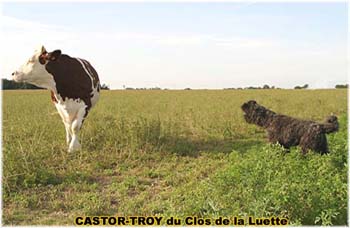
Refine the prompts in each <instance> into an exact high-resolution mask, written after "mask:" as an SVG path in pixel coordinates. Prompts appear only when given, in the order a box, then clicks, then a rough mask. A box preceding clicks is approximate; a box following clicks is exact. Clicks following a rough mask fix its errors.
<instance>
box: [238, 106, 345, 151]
mask: <svg viewBox="0 0 350 228" xmlns="http://www.w3.org/2000/svg"><path fill="white" fill-rule="evenodd" d="M241 108H242V110H243V111H244V113H245V114H244V118H245V120H246V121H247V122H248V123H252V124H256V125H258V126H260V127H263V128H265V129H266V130H267V133H268V137H269V141H270V142H271V143H276V142H278V143H279V144H281V145H282V146H283V147H285V148H287V149H289V148H290V147H291V146H297V145H300V147H301V149H302V153H303V154H305V153H307V152H308V150H313V151H316V152H319V153H321V154H326V153H328V145H327V138H326V134H328V133H331V132H335V131H337V130H338V127H339V124H338V118H337V117H336V116H333V115H331V116H329V117H327V118H326V121H325V122H324V123H316V122H313V121H309V120H300V119H296V118H293V117H289V116H285V115H280V114H276V113H275V112H273V111H271V110H269V109H267V108H265V107H263V106H261V105H259V104H258V103H256V101H253V100H251V101H248V102H246V103H244V104H243V105H242V107H241Z"/></svg>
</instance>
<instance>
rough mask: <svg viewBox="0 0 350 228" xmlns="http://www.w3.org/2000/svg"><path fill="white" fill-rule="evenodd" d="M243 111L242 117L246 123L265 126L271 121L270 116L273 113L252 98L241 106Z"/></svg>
mask: <svg viewBox="0 0 350 228" xmlns="http://www.w3.org/2000/svg"><path fill="white" fill-rule="evenodd" d="M241 108H242V110H243V112H244V119H245V120H246V121H247V123H252V124H256V125H259V126H261V127H265V126H267V125H268V124H269V122H270V121H271V117H272V116H273V115H274V114H275V113H274V112H272V111H270V110H268V109H267V108H265V107H263V106H261V105H259V104H258V103H256V101H254V100H250V101H248V102H246V103H244V104H243V105H242V106H241Z"/></svg>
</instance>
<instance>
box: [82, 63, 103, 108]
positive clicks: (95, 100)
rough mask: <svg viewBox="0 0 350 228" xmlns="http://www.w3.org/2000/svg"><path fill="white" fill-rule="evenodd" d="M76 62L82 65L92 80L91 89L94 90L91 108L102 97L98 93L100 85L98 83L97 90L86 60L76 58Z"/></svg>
mask: <svg viewBox="0 0 350 228" xmlns="http://www.w3.org/2000/svg"><path fill="white" fill-rule="evenodd" d="M76 60H78V62H79V63H80V64H81V65H82V67H83V69H84V70H85V72H86V74H87V75H89V77H90V80H91V85H92V87H91V89H92V92H91V94H90V95H91V107H93V106H95V104H96V103H97V101H98V99H99V97H100V93H99V91H98V87H99V83H97V86H96V88H95V87H94V79H93V73H92V71H91V69H90V67H89V65H88V63H87V61H86V60H84V59H79V58H76Z"/></svg>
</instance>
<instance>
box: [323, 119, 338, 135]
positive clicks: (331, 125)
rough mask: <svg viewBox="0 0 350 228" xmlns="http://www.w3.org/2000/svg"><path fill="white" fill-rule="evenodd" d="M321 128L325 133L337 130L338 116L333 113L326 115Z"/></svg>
mask: <svg viewBox="0 0 350 228" xmlns="http://www.w3.org/2000/svg"><path fill="white" fill-rule="evenodd" d="M323 129H324V131H325V132H326V133H332V132H335V131H338V129H339V123H338V118H337V117H336V116H334V115H331V116H328V117H327V118H326V120H325V124H323Z"/></svg>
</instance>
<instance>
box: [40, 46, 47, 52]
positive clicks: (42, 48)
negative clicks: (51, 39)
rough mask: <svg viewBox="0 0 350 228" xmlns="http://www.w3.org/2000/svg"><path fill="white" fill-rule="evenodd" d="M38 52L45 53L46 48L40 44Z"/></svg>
mask: <svg viewBox="0 0 350 228" xmlns="http://www.w3.org/2000/svg"><path fill="white" fill-rule="evenodd" d="M40 53H41V54H43V53H47V51H46V49H45V47H44V46H41V48H40Z"/></svg>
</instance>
